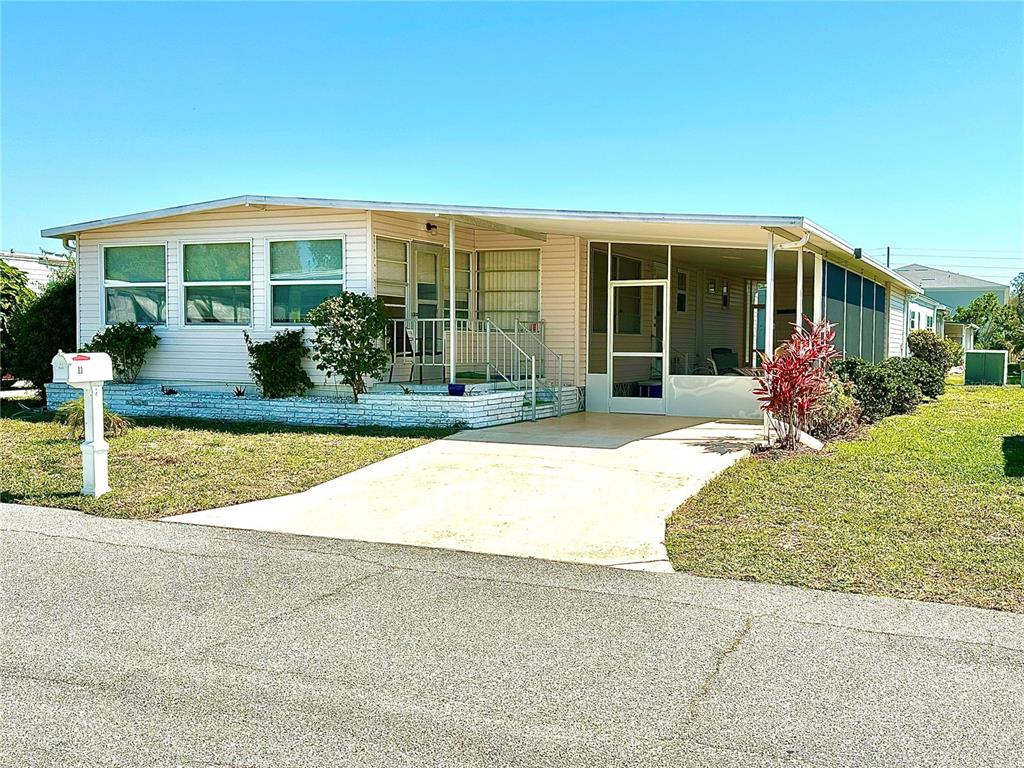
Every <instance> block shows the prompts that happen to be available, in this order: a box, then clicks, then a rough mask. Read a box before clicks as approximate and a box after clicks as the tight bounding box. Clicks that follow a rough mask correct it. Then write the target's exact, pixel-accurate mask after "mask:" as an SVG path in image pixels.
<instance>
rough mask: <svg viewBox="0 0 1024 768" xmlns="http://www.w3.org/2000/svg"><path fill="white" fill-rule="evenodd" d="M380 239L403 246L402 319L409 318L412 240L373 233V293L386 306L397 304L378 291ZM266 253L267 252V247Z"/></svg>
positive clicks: (390, 297)
mask: <svg viewBox="0 0 1024 768" xmlns="http://www.w3.org/2000/svg"><path fill="white" fill-rule="evenodd" d="M381 240H386V241H387V242H389V243H395V244H396V245H401V246H402V247H403V248H405V290H404V298H403V301H404V305H403V306H404V310H405V311H404V313H403V314H404V319H406V320H409V319H411V318H412V316H413V309H412V296H411V290H410V287H409V286H410V285H411V274H412V241H411V240H402V239H401V238H397V237H388V236H387V235H374V236H373V258H374V262H375V263H374V274H375V275H376V285H374V295H376V297H377V298H378V299H381V300H382V301H383V302H384V304H385V305H386V306H392V307H394V306H397V305H396V304H389V303H388V299H394V298H396V297H394V296H381V293H380V283H381V279H380V268H379V266H378V265H379V263H380V260H381V259H380V253H379V251H378V249H377V244H378V243H379V242H380V241H381ZM342 248H343V249H344V248H345V246H342ZM268 253H269V249H268ZM344 253H345V252H344V250H342V269H341V273H342V277H344V275H345V272H346V270H345V262H344V258H345V257H344ZM268 258H269V255H268ZM384 261H387V262H389V263H391V264H398V263H399V262H397V261H393V260H391V259H384ZM268 269H269V268H268ZM268 274H269V271H268ZM383 282H385V283H390V284H392V285H397V283H396V281H394V280H384V281H383Z"/></svg>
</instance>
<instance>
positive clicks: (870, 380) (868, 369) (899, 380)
mask: <svg viewBox="0 0 1024 768" xmlns="http://www.w3.org/2000/svg"><path fill="white" fill-rule="evenodd" d="M889 359H890V360H894V359H897V360H898V359H902V358H889ZM886 363H888V361H886V362H883V363H870V364H868V365H865V366H863V367H862V368H861V369H860V371H859V372H858V374H857V380H856V382H855V383H854V390H853V395H854V397H855V398H856V400H857V402H859V403H860V407H861V408H862V409H863V411H864V418H865V419H867V420H868V421H878V420H879V419H884V418H885V417H886V416H889V415H892V414H899V413H910V412H911V411H913V410H914V408H916V407H917V405H918V403H920V402H921V397H922V394H921V388H920V387H919V386H918V385H917V382H916V381H915V380H914V379H913V378H912V376H911V375H910V372H909V370H908V369H907V368H906V367H905V366H900V365H891V364H889V365H887V364H886Z"/></svg>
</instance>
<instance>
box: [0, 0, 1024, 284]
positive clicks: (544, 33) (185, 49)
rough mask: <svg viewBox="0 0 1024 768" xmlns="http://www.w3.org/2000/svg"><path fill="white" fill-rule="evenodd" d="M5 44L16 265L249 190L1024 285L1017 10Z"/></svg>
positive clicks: (66, 9) (325, 20)
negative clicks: (640, 228)
mask: <svg viewBox="0 0 1024 768" xmlns="http://www.w3.org/2000/svg"><path fill="white" fill-rule="evenodd" d="M2 38H3V39H2V43H3V49H2V51H3V52H2V69H3V83H2V86H3V91H2V131H3V134H2V145H0V146H2V162H3V167H2V182H3V200H2V214H3V221H2V224H3V228H2V232H0V247H3V248H12V247H15V248H18V249H24V250H36V249H37V248H39V247H40V246H41V245H43V246H45V247H50V248H53V247H55V245H56V243H55V242H54V241H44V240H42V239H41V238H40V237H39V234H38V233H39V230H40V228H42V227H46V226H56V225H59V224H64V223H69V222H73V221H81V220H85V219H90V218H96V217H102V216H108V215H116V214H121V213H128V212H133V211H139V210H145V209H148V208H157V207H163V206H167V205H175V204H181V203H187V202H193V201H197V200H207V199H211V198H216V197H224V196H229V195H235V194H242V193H253V194H281V195H292V194H294V195H311V196H327V197H332V196H333V197H355V198H369V199H392V200H413V201H429V202H453V203H468V204H483V205H516V206H538V207H546V206H560V207H575V208H611V209H619V210H658V211H686V212H691V211H692V212H714V213H767V214H772V213H774V214H803V215H807V216H809V217H810V218H812V219H814V220H815V221H817V222H818V223H820V224H821V225H823V226H825V227H827V228H829V229H831V230H833V231H834V232H836V233H837V234H839V235H841V236H842V237H844V238H845V239H847V240H849V241H851V242H853V243H855V244H859V245H861V246H863V247H865V248H877V247H880V246H884V245H886V244H889V245H893V246H896V247H898V248H900V249H902V250H898V251H897V252H896V253H897V255H898V257H899V258H903V260H907V261H909V260H914V259H913V258H911V256H910V255H912V254H914V253H920V252H921V249H923V248H928V249H935V248H948V249H969V250H964V251H957V250H951V251H931V252H929V253H928V254H927V256H926V257H925V259H921V258H917V259H916V260H927V261H929V262H930V263H933V264H935V265H937V266H938V265H947V266H950V267H953V268H960V270H961V271H973V273H974V274H976V275H977V276H979V277H987V278H991V279H1006V278H1008V277H1009V276H1011V275H1012V274H1015V273H1016V272H1017V271H1020V270H1024V229H1022V228H1024V223H1022V222H1024V193H1022V179H1021V177H1022V174H1024V171H1022V168H1024V157H1022V149H1024V128H1022V121H1024V116H1022V111H1024V107H1022V101H1024V77H1022V67H1024V49H1022V38H1024V7H1022V6H1021V5H1020V4H1013V3H1003V4H991V5H989V4H983V3H971V4H963V5H960V4H947V3H942V4H925V3H913V4H882V3H867V4H849V5H847V4H837V3H821V4H807V3H789V4H768V3H758V4H751V5H747V4H725V3H716V4H697V3H688V4H663V5H639V4H619V5H583V4H568V5H541V4H520V5H498V4H478V5H470V4H458V5H433V4H426V3H422V4H414V5H399V4H383V5H382V4H378V5H355V4H321V3H315V4H304V5H299V4H289V5H277V4H242V3H235V4H224V5H214V4H201V5H199V4H197V5H188V4H150V3H139V4H122V3H118V4H110V5H97V4H89V3H75V4H50V3H38V4H28V3H26V4H21V3H4V4H3V6H2ZM904 254H907V256H906V257H905V258H904Z"/></svg>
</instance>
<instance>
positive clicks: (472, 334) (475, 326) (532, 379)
mask: <svg viewBox="0 0 1024 768" xmlns="http://www.w3.org/2000/svg"><path fill="white" fill-rule="evenodd" d="M448 334H453V335H454V338H453V337H450V336H449V335H448ZM386 342H387V346H388V351H389V352H390V354H391V360H392V369H391V375H392V376H393V375H394V368H395V366H396V365H397V364H398V360H399V359H400V358H408V359H409V361H410V365H411V368H410V371H409V379H410V380H412V378H413V376H414V375H415V369H416V367H417V366H419V368H420V380H421V382H422V378H423V368H425V367H426V368H430V367H434V368H441V369H442V370H443V369H445V368H447V367H448V366H449V363H450V360H449V357H450V355H451V354H452V353H454V354H455V362H456V364H457V365H466V366H475V365H482V366H483V367H484V374H485V377H486V380H487V381H488V382H490V381H491V380H492V376H497V377H499V378H501V379H504V380H505V381H506V382H507V383H508V384H510V385H511V386H512V387H514V388H516V389H521V388H523V387H524V380H525V381H526V382H527V383H526V385H525V386H526V387H528V389H529V392H530V407H531V411H532V415H533V418H534V419H536V418H537V358H536V356H534V355H531V354H530V353H528V352H527V351H526V350H525V349H523V347H522V346H520V345H519V344H518V343H517V342H516V340H515V339H513V338H512V337H511V336H509V335H508V334H507V333H506V332H505V331H504V330H502V329H501V328H500V327H499V326H498V325H497V324H496V323H494V322H493V321H492V320H490V319H489V318H488V319H483V320H467V319H456V321H455V326H454V330H453V329H452V324H451V320H450V319H449V318H447V317H424V318H408V319H405V320H397V319H396V320H391V321H389V324H388V337H387V339H386ZM481 345H482V346H483V349H481ZM559 377H561V371H559ZM559 414H561V401H560V400H559Z"/></svg>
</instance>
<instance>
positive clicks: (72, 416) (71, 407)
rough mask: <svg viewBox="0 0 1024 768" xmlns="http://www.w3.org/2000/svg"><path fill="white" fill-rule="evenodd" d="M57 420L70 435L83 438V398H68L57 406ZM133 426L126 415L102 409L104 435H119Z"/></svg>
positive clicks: (133, 423) (132, 422)
mask: <svg viewBox="0 0 1024 768" xmlns="http://www.w3.org/2000/svg"><path fill="white" fill-rule="evenodd" d="M57 422H58V423H59V424H63V425H64V426H65V427H67V428H68V431H69V432H71V435H72V437H75V438H77V439H79V440H82V439H84V438H85V400H84V399H83V398H81V397H80V398H78V399H77V400H69V401H68V402H66V403H63V404H62V405H61V406H60V407H58V408H57ZM134 426H135V422H134V421H132V420H131V419H129V418H128V417H127V416H122V415H121V414H119V413H114V411H108V410H107V409H106V408H104V409H103V434H104V435H105V436H106V437H120V436H121V435H123V434H124V433H125V432H127V431H128V430H129V429H131V428H132V427H134Z"/></svg>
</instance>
